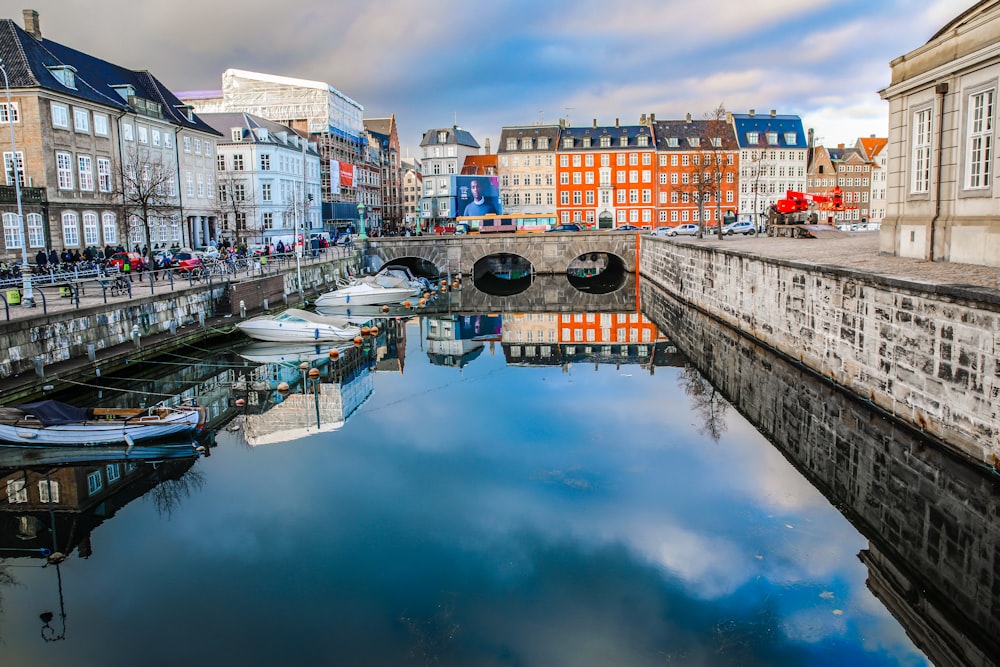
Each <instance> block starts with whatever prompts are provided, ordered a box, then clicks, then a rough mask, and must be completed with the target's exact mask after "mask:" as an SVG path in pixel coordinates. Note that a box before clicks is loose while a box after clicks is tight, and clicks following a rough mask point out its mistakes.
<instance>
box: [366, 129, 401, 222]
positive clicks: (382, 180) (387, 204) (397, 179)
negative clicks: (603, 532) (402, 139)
mask: <svg viewBox="0 0 1000 667" xmlns="http://www.w3.org/2000/svg"><path fill="white" fill-rule="evenodd" d="M365 132H366V133H367V135H368V142H369V144H375V145H378V146H379V164H378V167H379V171H380V174H379V184H380V187H381V191H380V193H379V199H380V211H379V215H380V217H381V220H382V228H383V230H384V231H385V232H387V233H392V234H395V233H399V232H400V231H402V229H403V222H404V217H403V199H402V196H403V195H402V179H403V168H402V165H401V163H400V158H399V134H398V132H397V129H396V115H395V114H393V115H392V116H390V117H389V118H367V119H365Z"/></svg>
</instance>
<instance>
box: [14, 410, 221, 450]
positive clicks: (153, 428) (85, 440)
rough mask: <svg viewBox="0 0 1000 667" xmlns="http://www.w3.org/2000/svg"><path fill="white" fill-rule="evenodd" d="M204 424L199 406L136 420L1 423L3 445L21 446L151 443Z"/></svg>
mask: <svg viewBox="0 0 1000 667" xmlns="http://www.w3.org/2000/svg"><path fill="white" fill-rule="evenodd" d="M203 424H204V412H203V411H202V410H201V409H200V408H189V409H176V410H174V411H171V412H169V413H167V414H165V415H163V416H155V415H147V416H144V417H139V418H135V419H129V420H124V419H90V420H86V421H80V422H74V423H71V424H57V425H53V426H41V425H34V424H30V423H25V424H0V444H6V445H16V446H19V447H81V446H83V447H86V446H91V445H110V444H116V443H121V442H129V441H131V442H132V443H136V442H150V441H154V440H161V439H167V438H175V439H176V438H178V437H182V436H190V435H192V434H194V433H195V432H197V431H199V430H200V429H201V427H202V425H203Z"/></svg>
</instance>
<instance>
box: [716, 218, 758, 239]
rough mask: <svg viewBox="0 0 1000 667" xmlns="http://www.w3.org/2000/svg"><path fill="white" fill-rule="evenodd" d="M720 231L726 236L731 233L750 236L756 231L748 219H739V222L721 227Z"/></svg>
mask: <svg viewBox="0 0 1000 667" xmlns="http://www.w3.org/2000/svg"><path fill="white" fill-rule="evenodd" d="M722 233H723V234H726V235H728V236H732V235H733V234H743V235H744V236H752V235H754V234H756V233H757V228H756V227H754V226H753V223H752V222H750V221H749V220H741V221H740V222H733V223H730V224H728V225H726V226H725V227H723V228H722Z"/></svg>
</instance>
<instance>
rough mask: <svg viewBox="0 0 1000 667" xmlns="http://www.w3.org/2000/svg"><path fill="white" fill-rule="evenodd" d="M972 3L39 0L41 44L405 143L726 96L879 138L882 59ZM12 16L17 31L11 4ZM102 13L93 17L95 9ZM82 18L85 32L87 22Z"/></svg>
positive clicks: (493, 137)
mask: <svg viewBox="0 0 1000 667" xmlns="http://www.w3.org/2000/svg"><path fill="white" fill-rule="evenodd" d="M973 4H975V1H974V0H875V1H873V0H755V1H754V2H746V0H714V1H713V2H711V3H704V2H697V1H695V0H632V1H631V2H628V3H608V2H605V1H603V0H601V1H597V0H573V1H572V2H570V1H567V0H548V1H544V0H543V1H542V2H538V0H499V1H495V2H491V3H486V2H483V3H480V2H469V1H468V0H462V1H461V2H460V1H458V0H434V1H433V2H412V0H371V1H369V2H366V3H358V2H354V1H351V2H348V1H347V0H301V1H300V2H297V3H292V4H290V5H284V6H281V7H278V6H277V5H275V4H274V3H272V2H265V1H264V0H244V1H243V2H241V3H239V5H238V6H234V5H232V4H230V3H205V2H194V1H193V0H176V1H175V2H172V3H152V4H147V3H135V2H131V1H128V0H98V2H96V3H95V2H94V1H93V0H87V1H84V0H33V1H32V3H31V4H30V5H29V6H30V8H32V9H35V10H37V11H38V12H39V14H40V21H41V28H42V33H43V35H44V36H45V37H47V38H49V39H52V40H55V41H57V42H61V43H63V44H66V45H68V46H72V47H74V48H77V49H79V50H81V51H85V52H88V53H91V54H93V55H96V56H98V57H101V58H103V59H105V60H108V61H111V62H114V63H116V64H119V65H123V66H126V67H129V68H131V69H136V70H142V69H148V70H150V71H151V72H152V73H153V74H155V75H156V76H157V77H158V78H159V79H160V80H161V81H163V82H164V84H166V85H167V86H168V87H169V88H171V89H172V90H174V91H185V90H205V89H219V88H221V78H222V72H223V71H224V70H226V69H228V68H237V69H246V70H252V71H258V72H267V73H270V74H276V75H281V76H288V77H294V78H300V79H310V80H316V81H323V82H326V83H328V84H330V85H331V86H333V87H334V88H336V89H338V90H340V91H341V92H343V93H344V94H346V95H347V96H349V97H351V98H352V99H354V100H356V101H358V102H360V103H361V104H362V105H364V107H365V116H366V117H369V118H378V117H387V116H389V115H390V114H395V115H396V119H397V124H398V127H399V135H400V143H401V144H402V146H403V148H404V150H405V149H410V150H411V151H415V150H416V149H417V147H418V146H419V143H420V138H421V136H422V134H423V132H425V131H426V130H428V129H432V128H438V127H450V126H451V125H452V124H456V123H457V124H458V125H459V126H460V127H462V128H464V129H466V130H469V131H470V132H472V134H473V136H474V137H476V139H477V140H478V141H479V143H480V144H481V145H482V144H484V143H485V140H486V139H487V138H489V140H490V143H491V147H492V149H493V150H494V151H495V150H496V146H497V137H498V136H499V134H500V128H502V127H504V126H511V125H532V124H537V123H539V122H546V123H552V122H555V121H557V120H558V119H560V118H565V119H568V120H569V122H570V123H571V124H574V125H590V124H591V123H593V121H594V119H596V120H597V122H598V124H601V125H612V124H614V123H615V121H616V119H619V120H620V121H621V123H622V124H635V123H637V122H638V120H639V116H640V115H641V114H644V113H654V114H656V116H657V118H659V119H670V118H683V117H684V115H685V114H687V113H691V114H692V116H694V117H695V118H699V117H702V116H703V115H704V114H705V113H707V112H709V111H710V110H712V109H714V108H716V107H718V106H719V105H720V104H723V105H724V106H725V107H726V108H727V109H729V110H730V111H734V112H746V111H747V110H748V109H756V110H757V111H758V112H762V113H766V112H767V111H769V110H770V109H776V110H777V111H778V113H781V114H797V115H799V116H801V117H802V119H803V122H804V125H805V127H806V128H814V129H815V130H816V135H817V137H818V138H819V140H821V141H822V142H823V143H824V144H826V145H831V146H832V145H836V144H838V143H848V144H850V143H853V142H854V140H855V139H856V138H857V137H859V136H867V135H869V134H875V135H878V136H885V135H886V134H887V132H888V121H887V115H888V105H887V104H886V103H885V102H883V101H882V100H881V99H880V97H879V95H878V91H879V90H880V89H882V88H884V87H885V86H886V85H887V84H888V82H889V77H890V68H889V62H890V61H891V60H892V59H894V58H896V57H898V56H901V55H903V54H905V53H908V52H909V51H912V50H913V49H915V48H917V47H919V46H921V45H922V44H924V43H925V42H926V41H927V40H928V39H929V38H930V37H931V36H932V35H933V34H934V33H935V32H937V31H938V30H939V29H940V28H941V27H943V26H944V25H945V24H946V23H948V22H949V21H950V20H951V19H953V18H955V17H956V16H958V15H959V14H960V13H962V12H963V11H965V10H966V9H967V8H969V7H970V6H972V5H973ZM8 12H9V13H8V16H9V17H10V18H14V19H15V20H16V21H17V22H18V24H22V20H21V15H20V14H21V12H20V10H13V9H9V10H8ZM95 13H97V14H99V16H100V18H99V20H94V19H95ZM82 26H86V28H82Z"/></svg>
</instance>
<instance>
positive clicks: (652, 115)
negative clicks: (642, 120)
mask: <svg viewBox="0 0 1000 667" xmlns="http://www.w3.org/2000/svg"><path fill="white" fill-rule="evenodd" d="M655 122H656V114H655V113H651V114H649V123H650V125H652V124H653V123H655Z"/></svg>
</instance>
